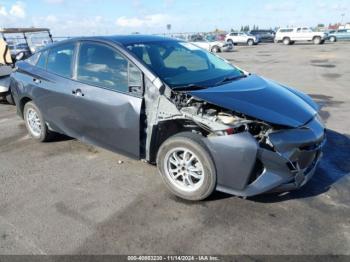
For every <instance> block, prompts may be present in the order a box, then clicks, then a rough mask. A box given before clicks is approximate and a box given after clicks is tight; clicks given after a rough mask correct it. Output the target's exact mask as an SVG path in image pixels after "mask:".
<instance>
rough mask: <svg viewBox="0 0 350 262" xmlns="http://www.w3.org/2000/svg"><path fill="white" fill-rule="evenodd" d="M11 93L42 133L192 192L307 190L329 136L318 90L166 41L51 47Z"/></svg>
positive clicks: (35, 132)
mask: <svg viewBox="0 0 350 262" xmlns="http://www.w3.org/2000/svg"><path fill="white" fill-rule="evenodd" d="M11 90H12V93H13V97H14V99H15V101H16V105H17V111H18V114H19V115H20V116H21V117H22V118H23V119H24V121H25V124H26V127H27V129H28V132H29V133H30V135H31V136H32V137H33V138H34V139H36V140H38V141H42V142H43V141H49V140H50V138H52V136H53V135H54V134H55V133H61V134H65V135H68V136H70V137H73V138H76V139H79V140H81V141H83V142H86V143H89V144H92V145H96V146H100V147H103V148H106V149H109V150H111V151H114V152H119V153H123V154H126V155H128V156H130V157H133V158H137V159H143V160H146V161H147V162H149V163H151V164H156V165H157V166H158V170H159V173H160V175H161V177H162V180H163V181H164V184H165V185H166V187H167V188H168V189H169V190H170V191H171V192H172V193H173V194H175V195H177V196H179V197H181V198H184V199H188V200H202V199H205V198H207V197H208V196H209V195H210V194H211V193H212V192H213V191H214V190H218V191H222V192H226V193H229V194H233V195H237V196H242V197H249V196H254V195H257V194H261V193H266V192H271V191H291V190H294V189H297V188H300V187H301V186H303V185H304V184H305V183H307V182H308V181H309V180H310V178H311V177H312V176H313V174H314V173H315V170H316V167H317V164H318V162H319V160H320V159H321V156H322V147H323V145H324V143H325V140H326V137H325V127H324V125H323V124H322V122H321V120H320V117H319V115H318V106H317V105H316V104H315V103H314V102H313V101H312V99H311V98H310V97H309V96H307V95H305V94H303V93H301V92H299V91H298V90H296V89H293V88H290V87H287V86H284V85H281V84H278V83H276V82H274V81H272V80H268V79H266V78H263V77H260V76H257V75H254V74H249V73H248V72H246V71H244V70H242V69H239V68H237V67H235V66H233V65H231V64H230V63H229V62H227V61H226V60H224V59H222V58H220V57H218V56H216V55H215V54H212V53H210V52H207V51H204V50H203V49H201V48H198V47H196V46H195V45H192V44H190V43H188V42H185V41H180V40H175V39H169V38H164V37H157V36H142V35H132V36H109V37H91V38H76V39H70V40H67V41H62V42H58V43H55V44H52V45H50V46H47V47H46V48H44V49H42V50H40V51H39V52H37V53H35V54H33V55H32V56H31V57H29V58H28V59H26V60H24V61H21V62H18V63H17V64H16V70H15V72H14V73H13V74H12V77H11ZM38 150H40V148H38Z"/></svg>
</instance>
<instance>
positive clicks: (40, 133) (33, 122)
mask: <svg viewBox="0 0 350 262" xmlns="http://www.w3.org/2000/svg"><path fill="white" fill-rule="evenodd" d="M23 116H24V121H25V125H26V128H27V130H28V132H29V134H30V135H31V137H33V138H34V139H35V140H38V141H40V142H45V141H48V140H49V138H50V135H51V132H50V131H49V130H48V128H47V126H46V124H45V122H44V119H43V117H42V114H41V112H40V110H39V108H38V107H37V106H36V105H35V104H34V103H33V102H28V103H26V104H25V105H24V110H23Z"/></svg>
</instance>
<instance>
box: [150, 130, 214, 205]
mask: <svg viewBox="0 0 350 262" xmlns="http://www.w3.org/2000/svg"><path fill="white" fill-rule="evenodd" d="M157 165H158V170H159V173H160V175H161V177H162V179H163V182H164V183H165V185H166V186H167V188H168V189H169V190H170V191H171V192H172V193H173V194H175V195H177V196H179V197H181V198H183V199H187V200H193V201H195V200H203V199H205V198H207V197H208V196H209V195H211V193H212V192H213V191H214V189H215V186H216V170H215V165H214V162H213V160H212V158H211V155H210V153H209V151H208V149H207V147H206V146H205V144H204V142H203V141H202V140H201V138H200V136H199V135H197V134H193V133H187V132H186V133H180V134H178V135H175V136H173V137H171V138H169V139H168V140H166V141H165V142H164V143H163V144H162V146H161V147H160V149H159V151H158V155H157Z"/></svg>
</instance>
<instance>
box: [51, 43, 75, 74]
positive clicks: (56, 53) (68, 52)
mask: <svg viewBox="0 0 350 262" xmlns="http://www.w3.org/2000/svg"><path fill="white" fill-rule="evenodd" d="M74 49H75V45H74V44H65V45H61V46H57V47H54V48H52V49H51V50H50V52H49V56H48V59H47V65H46V69H47V71H50V72H52V73H55V74H57V75H60V76H63V77H68V78H69V77H71V74H72V62H73V54H74Z"/></svg>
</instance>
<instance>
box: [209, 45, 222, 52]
mask: <svg viewBox="0 0 350 262" xmlns="http://www.w3.org/2000/svg"><path fill="white" fill-rule="evenodd" d="M211 51H212V52H213V53H219V52H220V48H219V47H218V46H213V48H212V49H211Z"/></svg>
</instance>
